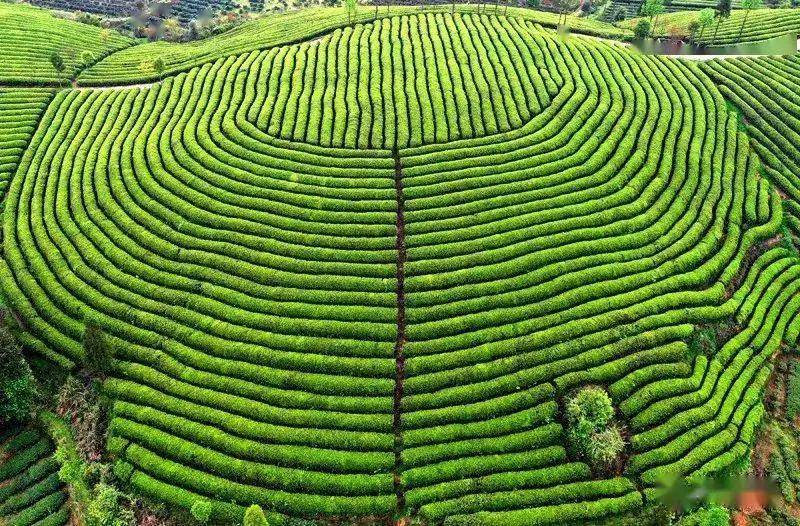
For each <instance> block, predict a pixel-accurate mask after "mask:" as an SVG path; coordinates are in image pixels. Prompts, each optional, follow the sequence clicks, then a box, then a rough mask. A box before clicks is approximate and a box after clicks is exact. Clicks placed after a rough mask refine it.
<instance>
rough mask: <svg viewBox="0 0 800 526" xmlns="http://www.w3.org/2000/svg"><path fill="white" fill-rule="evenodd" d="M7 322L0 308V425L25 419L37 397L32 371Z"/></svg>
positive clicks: (5, 313)
mask: <svg viewBox="0 0 800 526" xmlns="http://www.w3.org/2000/svg"><path fill="white" fill-rule="evenodd" d="M7 323H9V314H8V312H7V311H2V312H0V427H1V424H2V423H3V422H24V421H25V420H27V419H28V418H29V417H30V413H31V408H32V407H33V404H34V403H35V402H36V398H37V390H36V383H35V381H34V379H33V374H32V373H31V370H30V368H29V367H28V364H27V362H26V361H25V358H24V357H23V356H22V350H21V349H20V347H19V345H18V344H17V342H16V341H15V340H14V337H13V335H12V334H11V332H10V331H9V329H8V325H7Z"/></svg>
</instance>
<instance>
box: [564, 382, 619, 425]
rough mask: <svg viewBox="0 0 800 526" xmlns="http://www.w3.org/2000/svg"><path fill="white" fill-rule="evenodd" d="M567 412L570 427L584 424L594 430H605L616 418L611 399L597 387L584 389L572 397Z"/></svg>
mask: <svg viewBox="0 0 800 526" xmlns="http://www.w3.org/2000/svg"><path fill="white" fill-rule="evenodd" d="M566 411H567V419H568V421H569V425H570V426H578V425H580V424H581V423H584V424H586V425H588V426H589V428H590V429H592V430H600V429H603V428H605V427H606V426H607V425H608V423H609V422H610V421H611V419H612V418H613V417H614V406H613V404H612V403H611V397H609V396H608V393H606V392H605V391H604V390H603V389H602V388H600V387H597V386H589V387H584V388H583V389H580V390H579V391H578V392H577V393H575V394H574V395H573V396H571V397H570V398H569V399H568V400H567V404H566Z"/></svg>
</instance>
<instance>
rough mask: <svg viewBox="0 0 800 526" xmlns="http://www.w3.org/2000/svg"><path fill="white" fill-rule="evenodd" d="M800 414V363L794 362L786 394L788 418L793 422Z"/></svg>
mask: <svg viewBox="0 0 800 526" xmlns="http://www.w3.org/2000/svg"><path fill="white" fill-rule="evenodd" d="M798 414H800V361H797V360H795V361H793V362H792V365H791V369H790V372H789V384H788V386H787V392H786V417H787V418H789V419H790V420H793V419H794V418H796V417H797V415H798Z"/></svg>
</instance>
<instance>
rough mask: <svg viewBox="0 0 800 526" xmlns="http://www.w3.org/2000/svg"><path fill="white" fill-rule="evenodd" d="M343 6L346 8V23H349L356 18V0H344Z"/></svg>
mask: <svg viewBox="0 0 800 526" xmlns="http://www.w3.org/2000/svg"><path fill="white" fill-rule="evenodd" d="M344 7H345V9H346V10H347V23H348V24H350V23H352V22H353V20H355V18H356V0H344Z"/></svg>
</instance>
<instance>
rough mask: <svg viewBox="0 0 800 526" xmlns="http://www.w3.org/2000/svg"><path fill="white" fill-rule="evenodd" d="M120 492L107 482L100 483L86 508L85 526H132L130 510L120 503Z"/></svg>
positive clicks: (133, 520) (131, 512)
mask: <svg viewBox="0 0 800 526" xmlns="http://www.w3.org/2000/svg"><path fill="white" fill-rule="evenodd" d="M121 496H122V494H121V493H120V492H119V490H117V489H116V488H114V487H113V486H110V485H108V484H104V483H100V484H98V485H97V486H96V487H95V489H94V494H93V496H92V499H91V501H89V505H88V506H87V509H86V526H132V525H133V524H134V523H135V519H136V518H135V516H134V513H133V511H132V510H130V509H127V508H125V507H124V506H121V505H120V497H121Z"/></svg>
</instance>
